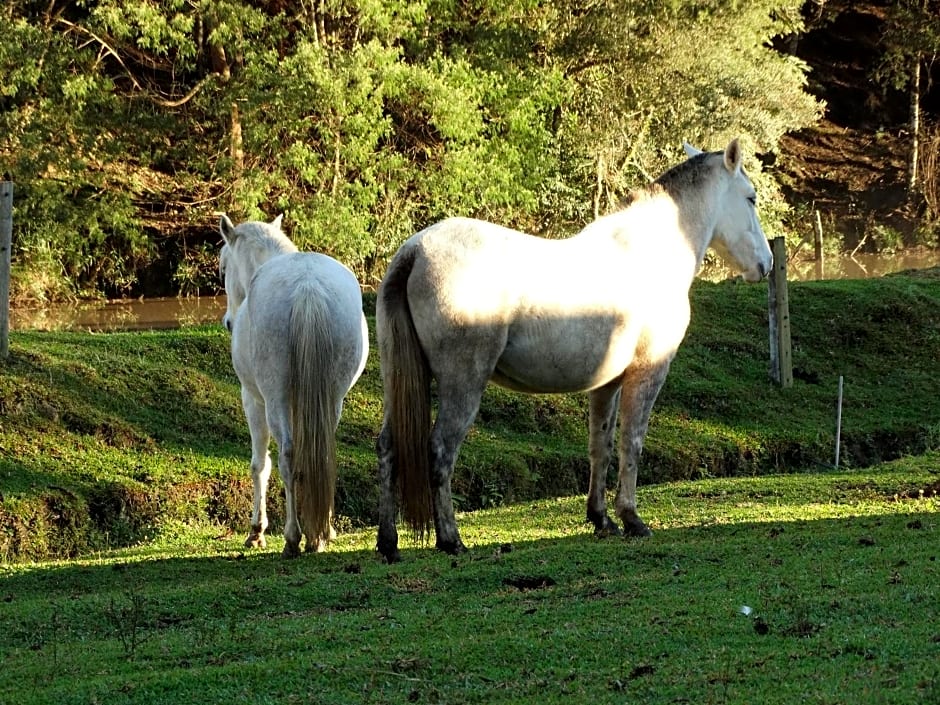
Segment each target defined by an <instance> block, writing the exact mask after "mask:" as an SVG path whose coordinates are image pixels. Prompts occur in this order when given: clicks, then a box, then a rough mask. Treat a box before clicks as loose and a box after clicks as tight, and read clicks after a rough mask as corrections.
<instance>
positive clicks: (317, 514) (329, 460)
mask: <svg viewBox="0 0 940 705" xmlns="http://www.w3.org/2000/svg"><path fill="white" fill-rule="evenodd" d="M288 337H289V340H288V349H289V351H290V353H289V355H290V379H291V384H290V391H289V395H290V398H289V403H290V414H291V418H290V425H291V435H292V436H293V452H292V457H291V472H292V476H293V488H294V496H295V502H296V506H297V514H298V516H299V518H300V524H301V527H302V528H303V533H304V534H305V535H306V536H307V543H308V546H309V544H310V539H311V537H313V538H314V539H315V540H316V543H317V545H318V546H322V545H323V544H325V543H326V542H327V541H329V539H330V534H331V527H330V517H331V516H332V513H333V498H334V495H335V492H336V425H337V423H338V421H339V419H337V418H336V413H337V411H336V410H337V398H336V395H337V393H338V392H337V386H336V379H337V374H336V370H335V367H336V365H335V357H334V352H333V336H332V332H331V327H330V316H329V312H328V311H327V308H326V302H325V301H324V300H323V298H322V296H320V295H319V293H318V292H315V291H312V290H311V289H309V288H306V287H301V289H300V291H299V292H298V295H297V297H296V298H295V299H294V304H293V306H292V308H291V314H290V332H289V335H288ZM308 550H309V549H308Z"/></svg>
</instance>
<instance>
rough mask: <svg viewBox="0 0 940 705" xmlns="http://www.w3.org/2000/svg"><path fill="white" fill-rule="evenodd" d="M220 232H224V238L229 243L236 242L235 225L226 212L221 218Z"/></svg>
mask: <svg viewBox="0 0 940 705" xmlns="http://www.w3.org/2000/svg"><path fill="white" fill-rule="evenodd" d="M219 232H221V233H222V239H223V240H225V242H226V243H228V244H229V245H231V244H232V243H233V242H235V225H234V224H233V223H232V221H231V220H229V217H228V216H227V215H226V214H225V213H223V214H222V218H221V219H220V220H219Z"/></svg>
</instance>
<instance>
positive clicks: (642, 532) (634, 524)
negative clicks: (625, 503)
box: [623, 517, 653, 538]
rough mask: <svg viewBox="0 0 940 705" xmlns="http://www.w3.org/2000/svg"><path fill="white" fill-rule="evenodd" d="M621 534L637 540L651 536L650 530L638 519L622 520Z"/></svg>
mask: <svg viewBox="0 0 940 705" xmlns="http://www.w3.org/2000/svg"><path fill="white" fill-rule="evenodd" d="M623 533H624V535H625V536H635V537H638V538H644V537H646V536H652V535H653V532H652V531H651V530H650V528H649V527H648V526H647V525H646V524H644V523H643V520H642V519H640V518H639V517H635V518H633V519H630V520H629V521H628V520H626V519H625V520H624V522H623Z"/></svg>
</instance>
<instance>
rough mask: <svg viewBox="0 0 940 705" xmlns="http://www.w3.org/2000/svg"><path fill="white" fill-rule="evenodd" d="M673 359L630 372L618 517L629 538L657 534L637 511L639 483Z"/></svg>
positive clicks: (623, 406)
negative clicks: (649, 431) (648, 436)
mask: <svg viewBox="0 0 940 705" xmlns="http://www.w3.org/2000/svg"><path fill="white" fill-rule="evenodd" d="M670 361H671V358H669V359H667V360H665V361H663V362H660V363H659V364H657V365H656V366H654V367H653V368H651V369H646V370H641V371H632V373H631V372H630V371H628V375H627V376H626V377H625V378H624V383H623V389H622V392H621V393H622V399H621V404H620V407H621V408H620V411H621V419H620V426H621V430H620V483H619V488H618V490H617V499H616V504H617V516H618V517H619V518H620V521H622V522H623V530H624V532H625V533H626V534H627V535H628V536H650V535H651V534H652V533H653V532H652V531H650V529H649V527H648V526H647V525H646V524H645V523H644V522H643V520H642V519H640V515H639V514H637V511H636V479H637V471H638V468H639V463H640V454H641V453H642V452H643V441H644V439H645V438H646V431H647V428H648V427H649V421H650V414H651V413H652V411H653V404H654V403H655V402H656V397H657V396H659V390H660V389H661V388H662V386H663V382H664V381H665V380H666V373H667V372H668V371H669V363H670Z"/></svg>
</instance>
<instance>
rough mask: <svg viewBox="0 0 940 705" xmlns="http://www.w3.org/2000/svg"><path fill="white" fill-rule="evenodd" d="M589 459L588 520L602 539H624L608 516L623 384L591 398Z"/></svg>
mask: <svg viewBox="0 0 940 705" xmlns="http://www.w3.org/2000/svg"><path fill="white" fill-rule="evenodd" d="M589 401H590V412H589V423H588V426H589V436H590V437H589V440H588V456H589V457H590V461H591V479H590V485H589V487H588V498H587V519H588V521H590V522H591V523H592V524H594V535H595V536H598V537H606V536H611V535H613V536H620V535H622V533H623V532H621V531H620V527H619V526H617V524H616V522H614V521H613V520H611V518H610V517H609V516H608V515H607V468H608V467H609V466H610V456H611V454H612V452H613V443H614V429H615V427H616V425H617V407H618V405H619V404H620V381H619V380H618V381H617V382H615V383H613V384H609V385H607V386H606V387H601V388H600V389H595V390H594V391H592V392H591V393H590V395H589Z"/></svg>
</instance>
